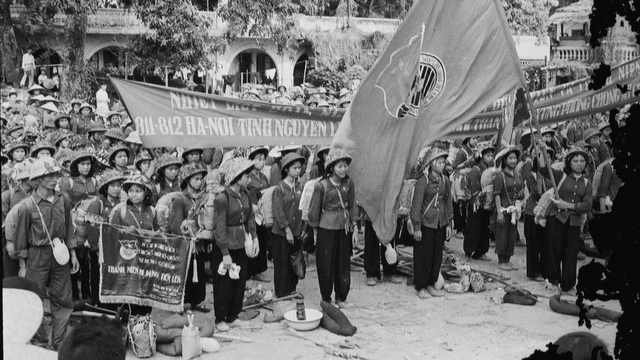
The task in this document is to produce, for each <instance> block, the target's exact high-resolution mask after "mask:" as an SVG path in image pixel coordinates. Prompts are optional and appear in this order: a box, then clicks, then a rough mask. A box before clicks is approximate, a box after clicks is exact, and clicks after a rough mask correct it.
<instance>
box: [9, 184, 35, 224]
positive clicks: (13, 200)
mask: <svg viewBox="0 0 640 360" xmlns="http://www.w3.org/2000/svg"><path fill="white" fill-rule="evenodd" d="M23 186H24V187H25V188H27V189H28V190H27V192H25V191H24V190H23V189H22V187H23ZM32 190H33V189H31V187H30V186H29V185H26V184H25V185H22V184H21V185H16V186H14V187H13V189H9V190H6V191H3V192H2V222H4V219H6V218H7V214H8V213H9V210H11V209H12V208H13V207H14V206H16V205H18V203H19V202H20V201H22V200H23V199H26V198H27V197H29V195H31V191H32Z"/></svg>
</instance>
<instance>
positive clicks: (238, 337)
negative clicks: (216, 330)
mask: <svg viewBox="0 0 640 360" xmlns="http://www.w3.org/2000/svg"><path fill="white" fill-rule="evenodd" d="M213 337H214V338H216V339H220V340H236V341H242V342H246V343H250V342H251V339H249V338H245V337H240V336H233V335H222V334H213Z"/></svg>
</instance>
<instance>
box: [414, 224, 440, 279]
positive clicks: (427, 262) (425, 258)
mask: <svg viewBox="0 0 640 360" xmlns="http://www.w3.org/2000/svg"><path fill="white" fill-rule="evenodd" d="M446 237H447V228H446V227H438V228H437V229H432V228H428V227H425V226H422V240H421V241H416V243H415V245H414V246H413V283H414V284H415V286H416V290H418V291H420V290H421V289H424V288H426V287H427V286H430V285H433V284H435V282H436V281H438V275H439V274H440V265H442V250H443V248H444V241H445V239H446Z"/></svg>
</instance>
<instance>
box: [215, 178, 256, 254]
mask: <svg viewBox="0 0 640 360" xmlns="http://www.w3.org/2000/svg"><path fill="white" fill-rule="evenodd" d="M213 208H214V216H213V221H214V224H215V231H214V237H215V239H216V245H217V246H218V248H219V249H220V251H221V252H222V255H228V254H229V249H231V250H237V249H242V248H243V247H244V241H245V231H247V232H249V233H250V234H251V237H252V238H253V239H255V238H257V237H258V235H257V234H256V222H255V216H254V213H253V206H252V205H251V201H250V200H249V193H248V192H247V190H245V189H242V190H240V194H238V193H237V192H235V191H233V190H232V189H231V188H230V187H228V186H226V187H225V191H223V192H221V193H220V194H218V196H216V199H215V201H214V202H213ZM265 250H266V249H261V251H265Z"/></svg>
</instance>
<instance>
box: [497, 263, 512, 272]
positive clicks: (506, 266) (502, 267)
mask: <svg viewBox="0 0 640 360" xmlns="http://www.w3.org/2000/svg"><path fill="white" fill-rule="evenodd" d="M498 269H500V270H502V271H511V270H513V269H512V268H511V266H509V264H507V263H500V264H498Z"/></svg>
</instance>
